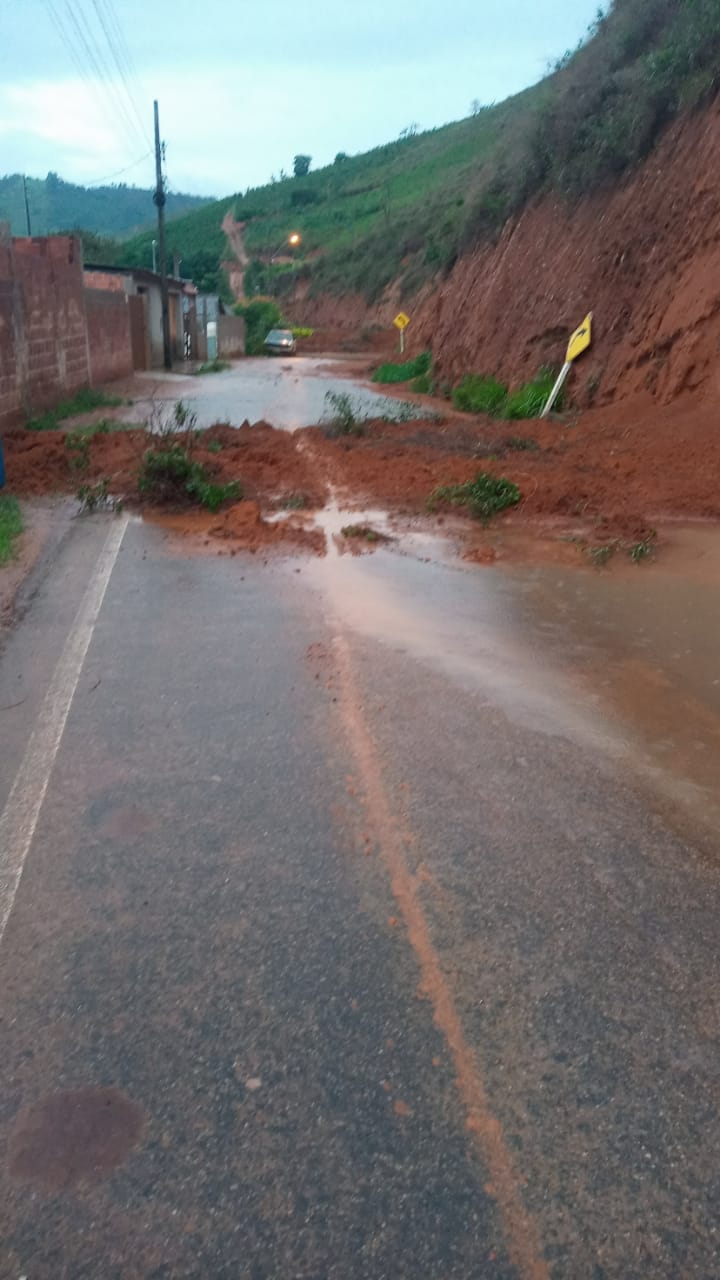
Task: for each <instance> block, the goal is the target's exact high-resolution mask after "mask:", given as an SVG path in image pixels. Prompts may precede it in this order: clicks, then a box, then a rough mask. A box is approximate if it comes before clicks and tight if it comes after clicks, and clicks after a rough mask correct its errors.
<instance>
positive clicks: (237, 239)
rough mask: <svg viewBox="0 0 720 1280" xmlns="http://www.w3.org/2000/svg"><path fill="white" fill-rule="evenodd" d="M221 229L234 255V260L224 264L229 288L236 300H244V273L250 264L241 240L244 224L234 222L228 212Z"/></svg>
mask: <svg viewBox="0 0 720 1280" xmlns="http://www.w3.org/2000/svg"><path fill="white" fill-rule="evenodd" d="M222 229H223V231H224V232H225V235H226V236H227V240H228V244H229V245H230V248H231V249H232V251H233V253H234V255H235V257H234V259H231V258H229V259H228V261H227V264H226V265H227V272H228V276H229V279H230V288H231V289H232V291H233V295H234V296H235V297H236V298H244V297H245V271H246V268H247V267H248V265H249V263H250V259H249V258H248V256H247V253H246V252H245V241H244V240H243V231H244V230H245V223H244V222H236V221H235V218H234V216H233V214H232V212H231V211H230V210H228V212H227V213H226V214H225V217H224V218H223V222H222Z"/></svg>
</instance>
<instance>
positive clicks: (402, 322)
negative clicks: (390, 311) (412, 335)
mask: <svg viewBox="0 0 720 1280" xmlns="http://www.w3.org/2000/svg"><path fill="white" fill-rule="evenodd" d="M409 323H410V317H409V316H406V315H405V312H404V311H400V312H398V314H397V315H396V317H395V319H394V320H393V324H394V325H395V328H396V329H399V331H400V355H404V353H405V330H406V329H407V327H408V325H409Z"/></svg>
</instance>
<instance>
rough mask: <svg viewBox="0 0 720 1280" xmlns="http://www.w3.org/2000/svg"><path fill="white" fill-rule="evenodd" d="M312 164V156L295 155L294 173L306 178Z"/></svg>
mask: <svg viewBox="0 0 720 1280" xmlns="http://www.w3.org/2000/svg"><path fill="white" fill-rule="evenodd" d="M311 164H312V156H295V159H294V160H293V173H294V174H295V177H296V178H304V177H305V176H306V174H308V173H309V172H310V165H311Z"/></svg>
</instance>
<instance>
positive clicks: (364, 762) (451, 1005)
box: [333, 628, 550, 1280]
mask: <svg viewBox="0 0 720 1280" xmlns="http://www.w3.org/2000/svg"><path fill="white" fill-rule="evenodd" d="M333 654H334V659H335V666H336V672H337V685H336V693H337V696H338V706H339V710H340V714H341V717H342V721H343V725H344V728H345V731H346V734H347V738H348V741H349V745H350V749H351V752H352V755H353V756H354V759H355V762H356V765H357V769H358V777H359V778H360V780H361V783H362V791H363V799H364V805H365V810H366V816H365V825H366V827H367V829H370V830H372V831H373V834H374V836H375V840H376V842H377V847H378V848H379V850H380V854H381V857H382V859H383V861H384V863H385V866H386V868H387V871H388V873H389V876H390V884H391V888H392V893H393V896H394V898H395V900H396V902H397V904H398V911H399V914H400V916H401V917H402V920H403V921H404V924H405V928H406V929H407V935H408V941H409V943H410V945H411V947H412V949H413V952H414V954H415V958H416V960H417V963H418V966H419V969H420V990H421V993H422V995H423V996H425V997H426V998H427V999H428V1000H429V1001H430V1003H431V1005H432V1009H433V1019H434V1022H435V1025H436V1026H437V1027H438V1029H439V1030H440V1031H441V1032H442V1034H443V1036H444V1037H445V1041H446V1043H447V1045H448V1048H449V1050H450V1053H451V1056H452V1060H453V1064H454V1068H455V1080H456V1085H457V1090H458V1093H459V1095H460V1099H461V1102H462V1105H463V1108H464V1110H465V1114H466V1117H467V1119H466V1126H467V1129H468V1131H469V1132H470V1133H471V1134H472V1136H473V1138H474V1140H475V1143H476V1145H477V1148H478V1151H479V1153H480V1155H481V1157H482V1159H483V1161H484V1162H485V1165H486V1167H487V1170H488V1174H489V1178H490V1186H489V1187H488V1188H487V1190H488V1194H490V1195H491V1196H492V1197H493V1199H494V1200H495V1202H496V1203H497V1205H498V1208H499V1210H500V1214H501V1217H502V1222H503V1227H504V1231H505V1237H506V1241H507V1246H508V1254H509V1257H510V1260H511V1262H512V1263H513V1264H514V1266H515V1267H516V1268H517V1270H518V1273H519V1275H520V1276H521V1277H522V1280H549V1277H550V1270H549V1267H548V1265H547V1263H546V1261H545V1258H544V1256H543V1249H542V1242H541V1239H540V1233H539V1230H538V1227H537V1224H536V1223H535V1220H534V1219H533V1217H532V1216H531V1215H530V1213H529V1212H528V1210H527V1209H526V1207H525V1205H524V1203H523V1199H522V1183H523V1178H522V1174H519V1173H518V1171H517V1170H516V1168H515V1167H514V1164H513V1160H512V1157H511V1154H510V1151H509V1149H508V1146H507V1144H506V1141H505V1137H504V1134H503V1129H502V1125H501V1123H500V1121H499V1120H498V1118H497V1117H496V1116H495V1115H494V1113H493V1111H492V1109H491V1106H490V1102H489V1099H488V1096H487V1092H486V1089H485V1085H484V1082H483V1079H482V1076H481V1074H480V1070H479V1068H478V1064H477V1062H476V1060H475V1054H474V1052H473V1050H472V1048H471V1046H470V1044H469V1043H468V1041H467V1039H466V1037H465V1032H464V1030H463V1026H462V1022H461V1020H460V1016H459V1014H458V1011H457V1008H456V1006H455V1002H454V1000H453V997H452V993H451V991H450V988H449V986H448V984H447V981H446V979H445V977H444V974H443V971H442V965H441V962H440V957H439V955H438V953H437V951H436V949H435V946H434V943H433V941H432V937H431V934H430V928H429V925H428V921H427V919H426V916H425V913H424V911H423V908H422V905H421V903H420V900H419V896H418V889H419V887H420V884H421V882H422V877H421V876H416V875H414V874H413V873H412V872H411V870H410V868H409V867H408V864H407V862H406V859H405V853H404V848H405V846H406V844H407V842H408V837H409V835H410V833H409V832H408V831H407V830H406V829H405V828H404V826H403V823H402V822H401V820H400V819H399V818H398V817H397V816H396V815H395V814H394V813H393V811H392V807H391V803H390V800H389V797H388V794H387V791H386V789H385V785H384V783H383V771H382V764H381V761H380V759H379V757H378V753H377V749H376V746H375V744H374V742H373V739H372V735H371V732H370V728H369V726H368V723H367V720H366V717H365V713H364V710H363V704H362V699H361V697H360V694H359V691H358V687H357V682H356V679H355V673H354V668H353V661H352V655H351V651H350V645H349V642H348V639H347V636H346V634H345V633H344V632H343V631H342V630H340V629H339V628H338V629H337V631H336V634H335V637H334V640H333Z"/></svg>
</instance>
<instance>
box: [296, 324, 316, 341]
mask: <svg viewBox="0 0 720 1280" xmlns="http://www.w3.org/2000/svg"><path fill="white" fill-rule="evenodd" d="M314 333H315V330H314V329H309V328H308V327H307V325H295V327H294V329H293V331H292V334H293V338H312V336H313V334H314Z"/></svg>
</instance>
